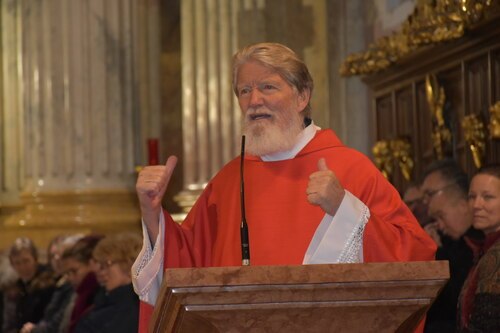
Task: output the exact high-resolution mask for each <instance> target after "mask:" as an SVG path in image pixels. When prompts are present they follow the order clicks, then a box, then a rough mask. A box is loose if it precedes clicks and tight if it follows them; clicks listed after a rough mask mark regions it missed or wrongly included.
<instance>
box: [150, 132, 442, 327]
mask: <svg viewBox="0 0 500 333" xmlns="http://www.w3.org/2000/svg"><path fill="white" fill-rule="evenodd" d="M322 157H324V158H325V159H326V162H327V165H328V167H329V169H331V170H332V171H333V172H334V173H335V175H336V176H337V178H338V179H339V181H340V183H341V184H342V186H343V187H344V188H345V189H346V190H348V191H349V192H351V193H352V194H353V195H354V196H356V197H357V198H358V199H360V200H361V201H362V202H363V203H364V204H365V205H366V206H367V207H368V208H369V210H370V215H371V216H370V219H369V221H368V223H367V225H366V227H365V231H364V236H363V256H364V262H388V261H426V260H434V253H435V250H436V245H435V244H434V242H433V241H432V240H431V238H430V237H429V236H428V235H427V234H426V233H425V232H424V231H423V229H422V228H421V227H420V226H419V224H418V222H417V221H416V220H415V218H414V216H413V215H412V214H411V212H410V210H409V209H408V208H407V207H406V205H405V204H404V203H403V202H402V200H401V198H400V195H399V193H398V192H397V191H396V189H395V188H394V187H393V186H392V185H391V184H389V182H388V181H387V180H386V179H385V178H384V177H383V176H382V174H381V173H380V172H379V171H378V170H377V168H376V167H375V166H374V165H373V164H372V162H371V161H370V160H369V159H368V158H367V157H366V156H364V155H363V154H361V153H359V152H357V151H355V150H353V149H351V148H348V147H346V146H344V145H343V144H342V143H341V141H340V140H339V139H338V138H337V136H336V135H335V134H334V133H333V132H332V131H331V130H321V131H318V132H317V133H316V135H315V137H314V138H313V139H312V140H311V141H310V142H309V143H308V144H307V145H306V146H305V147H304V149H302V151H300V152H299V154H298V155H297V156H296V157H295V158H293V159H291V160H284V161H276V162H263V161H262V160H261V159H260V158H258V157H253V156H248V157H246V158H245V167H244V168H245V175H244V177H245V203H246V215H247V223H248V229H249V238H250V256H251V263H252V265H299V264H302V261H303V259H304V255H305V253H306V251H307V248H308V246H309V243H310V241H311V239H312V237H313V235H314V232H315V231H316V228H317V227H318V225H319V223H320V222H321V220H322V218H323V216H324V215H325V212H324V211H323V210H322V209H321V208H320V207H319V206H313V205H311V204H310V203H309V202H308V201H307V195H306V188H307V184H308V180H309V175H310V174H312V173H313V172H315V171H317V162H318V160H319V159H320V158H322ZM239 161H240V160H239V158H236V159H234V160H232V161H231V162H229V163H228V164H227V165H226V166H224V168H222V170H221V171H220V172H219V173H218V174H217V175H216V176H215V177H214V178H213V179H212V180H211V181H210V182H209V183H208V185H207V187H206V188H205V190H204V192H203V193H202V195H201V196H200V198H199V199H198V201H197V202H196V204H195V206H194V207H193V208H192V209H191V211H190V213H189V215H188V216H187V217H186V220H185V221H184V222H183V223H182V225H178V224H176V223H175V222H174V221H173V220H172V218H171V217H170V216H169V215H168V214H165V220H166V226H165V261H164V267H165V268H175V267H206V266H239V265H241V246H240V221H241V214H240V193H239V191H240V181H239V179H240V174H239V172H240V169H239ZM151 312H152V307H151V306H148V305H147V304H145V303H142V304H141V326H142V327H143V328H144V330H142V329H141V331H142V332H146V328H147V322H148V319H149V318H148V317H149V315H150V314H151Z"/></svg>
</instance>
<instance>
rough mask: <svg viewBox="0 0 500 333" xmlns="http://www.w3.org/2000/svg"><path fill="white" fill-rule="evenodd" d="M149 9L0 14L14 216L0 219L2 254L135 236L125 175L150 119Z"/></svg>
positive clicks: (7, 184)
mask: <svg viewBox="0 0 500 333" xmlns="http://www.w3.org/2000/svg"><path fill="white" fill-rule="evenodd" d="M155 3H156V2H155V1H135V0H89V1H66V0H51V1H49V0H40V1H21V0H18V1H14V0H7V1H3V2H2V8H1V10H2V32H1V33H2V43H3V45H2V65H3V66H2V68H3V75H2V77H3V78H2V91H3V108H2V114H3V123H1V124H0V125H1V126H2V128H3V129H4V130H5V132H3V134H2V137H1V138H0V140H1V142H2V145H0V146H2V147H5V148H4V151H2V156H4V158H3V159H2V161H1V162H0V163H2V165H1V167H2V170H5V171H3V172H2V173H0V184H1V185H2V188H1V191H0V206H2V207H3V206H6V207H7V206H9V205H10V206H16V205H17V206H18V207H19V208H20V210H18V211H16V212H14V213H12V214H8V216H7V217H5V216H6V214H3V213H2V216H4V226H3V227H2V228H3V231H2V232H1V234H2V236H0V240H1V241H2V243H3V244H5V243H4V239H9V237H10V238H12V237H14V236H16V235H19V234H20V233H22V234H28V235H29V236H32V237H34V238H37V239H38V240H39V243H40V244H44V243H46V241H47V240H48V239H50V238H51V237H53V236H54V235H55V234H58V233H63V232H89V231H94V232H103V233H108V232H113V231H116V230H136V231H138V230H139V228H140V216H139V211H138V208H137V203H136V201H137V200H136V196H135V192H134V184H135V179H136V172H135V167H136V165H139V164H142V161H144V152H143V150H144V149H143V147H142V143H143V142H144V141H145V140H144V138H145V137H146V136H149V135H150V134H151V133H150V132H152V133H153V134H154V129H153V127H152V125H151V123H152V122H154V119H157V118H158V117H157V113H158V108H159V107H158V106H157V103H156V104H155V103H154V102H153V101H155V100H158V96H154V91H157V90H158V89H157V86H155V85H157V80H155V78H154V75H153V74H151V73H155V72H157V71H155V70H151V68H148V66H149V67H151V66H153V65H151V64H156V66H158V64H159V61H158V59H156V63H155V62H154V61H151V60H152V59H151V57H153V58H154V56H155V52H157V49H155V47H154V46H153V47H151V48H148V45H149V43H150V44H154V45H157V44H158V43H157V41H156V40H155V38H154V37H155V29H154V27H153V28H151V27H150V26H148V25H146V24H145V23H146V22H148V21H149V22H151V21H150V20H148V18H150V17H148V16H150V15H151V13H152V12H153V13H154V9H155V6H156V4H155ZM153 22H154V20H153ZM151 36H152V37H151ZM156 48H157V46H156ZM144 50H146V52H145V51H144ZM153 60H154V59H153ZM151 119H153V121H151ZM150 121H151V123H150Z"/></svg>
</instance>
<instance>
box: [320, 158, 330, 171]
mask: <svg viewBox="0 0 500 333" xmlns="http://www.w3.org/2000/svg"><path fill="white" fill-rule="evenodd" d="M318 170H319V171H327V170H329V169H328V165H326V161H325V158H324V157H322V158H320V159H319V160H318Z"/></svg>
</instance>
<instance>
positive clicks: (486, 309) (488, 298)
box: [458, 231, 500, 333]
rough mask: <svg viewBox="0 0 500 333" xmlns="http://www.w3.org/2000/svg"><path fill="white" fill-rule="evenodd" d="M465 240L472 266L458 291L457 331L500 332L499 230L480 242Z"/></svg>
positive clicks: (470, 332) (475, 332)
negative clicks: (472, 257)
mask: <svg viewBox="0 0 500 333" xmlns="http://www.w3.org/2000/svg"><path fill="white" fill-rule="evenodd" d="M467 243H468V245H469V246H470V247H471V248H472V251H473V252H474V266H473V267H472V268H471V270H470V272H469V275H468V277H467V280H466V281H465V283H464V286H463V288H462V292H461V293H460V299H459V303H458V305H459V307H458V314H459V322H458V331H459V332H464V333H465V332H467V333H479V332H481V333H482V332H487V333H489V332H500V268H499V263H500V231H496V232H494V233H491V234H488V235H487V237H486V238H485V239H484V241H482V242H478V241H475V240H473V239H467Z"/></svg>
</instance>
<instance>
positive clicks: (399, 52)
mask: <svg viewBox="0 0 500 333" xmlns="http://www.w3.org/2000/svg"><path fill="white" fill-rule="evenodd" d="M499 7H500V5H499V3H498V1H492V0H460V1H457V0H432V1H431V0H417V4H416V6H415V10H414V11H413V13H412V14H411V15H410V16H409V17H408V18H407V19H406V21H405V22H404V23H403V25H402V28H401V30H399V31H396V32H395V33H393V34H392V35H390V36H386V37H382V38H380V39H378V40H376V41H375V43H373V44H371V45H370V46H369V47H368V50H366V51H364V52H359V53H353V54H350V55H349V56H348V57H347V58H346V60H345V61H344V63H343V64H342V65H341V68H340V73H341V75H342V76H351V75H364V74H370V73H375V72H379V71H381V70H383V69H385V68H387V67H389V66H390V65H392V64H394V63H395V62H397V61H398V60H399V59H401V58H402V57H404V56H406V55H408V54H410V53H412V52H414V51H415V50H417V49H418V48H420V47H422V46H424V45H429V44H437V43H441V42H445V41H449V40H453V39H457V38H460V37H462V36H463V35H464V33H465V31H466V30H467V29H468V28H470V27H471V26H472V25H474V24H477V23H479V22H481V21H482V20H484V18H485V17H487V16H488V12H494V11H498V10H499Z"/></svg>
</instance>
